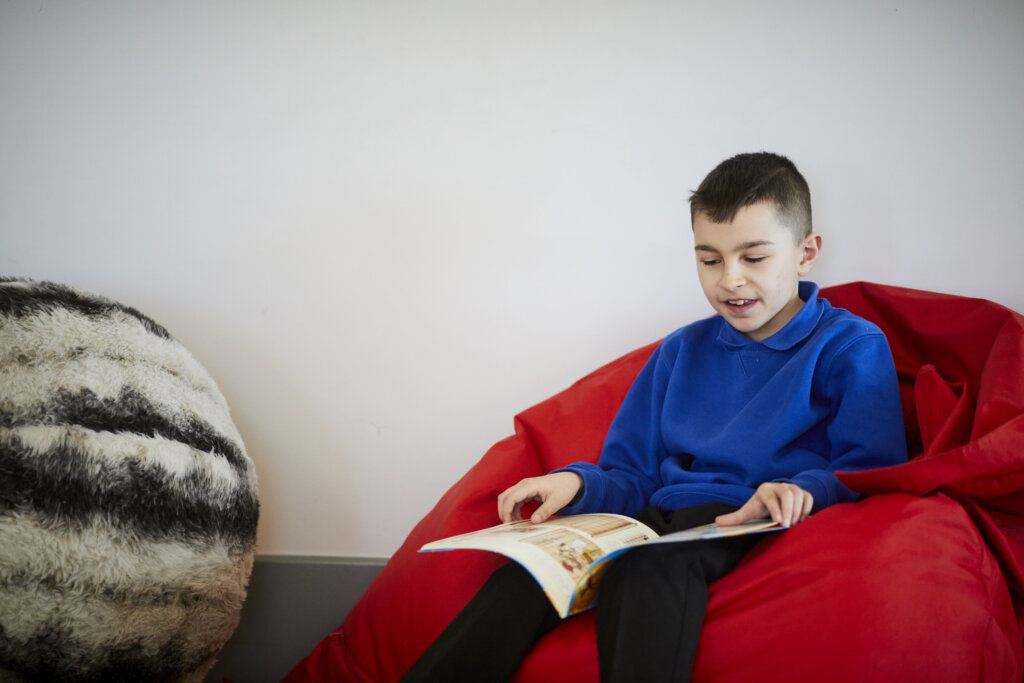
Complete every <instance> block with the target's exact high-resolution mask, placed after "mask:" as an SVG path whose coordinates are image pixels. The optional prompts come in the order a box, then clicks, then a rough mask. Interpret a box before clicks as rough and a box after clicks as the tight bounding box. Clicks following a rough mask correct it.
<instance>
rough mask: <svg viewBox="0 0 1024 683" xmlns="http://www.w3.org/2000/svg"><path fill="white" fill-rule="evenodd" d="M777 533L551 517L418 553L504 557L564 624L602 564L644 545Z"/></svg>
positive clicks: (762, 527)
mask: <svg viewBox="0 0 1024 683" xmlns="http://www.w3.org/2000/svg"><path fill="white" fill-rule="evenodd" d="M783 528H784V527H782V526H780V525H778V524H776V523H775V522H772V521H771V520H754V521H751V522H747V523H746V524H741V525H738V526H721V527H720V526H717V525H715V524H707V525H705V526H699V527H694V528H693V529H686V530H684V531H677V532H675V533H671V534H666V535H664V536H658V534H656V533H654V531H652V530H651V529H650V528H649V527H648V526H647V525H645V524H642V523H641V522H638V521H637V520H635V519H633V518H631V517H624V516H622V515H613V514H607V513H592V514H584V515H567V516H565V517H558V516H555V517H551V518H550V519H548V520H547V521H546V522H544V523H542V524H534V523H532V522H530V521H529V520H525V521H522V522H509V523H508V524H500V525H498V526H495V527H491V528H489V529H482V530H480V531H473V532H470V533H468V534H462V535H460V536H452V537H451V538H444V539H441V540H440V541H434V542H433V543H427V544H426V545H424V546H423V547H422V548H420V552H434V551H439V550H459V549H464V550H489V551H491V552H495V553H501V554H502V555H505V556H507V557H510V558H512V559H513V560H515V561H516V562H518V563H519V564H521V565H523V567H525V568H526V569H527V570H528V571H529V572H530V573H531V574H533V577H534V578H535V579H537V583H539V584H540V586H541V588H543V589H544V592H545V593H546V594H547V596H548V599H549V600H551V604H552V605H554V607H555V610H557V612H558V613H559V614H560V615H562V617H563V618H564V617H567V616H569V615H571V614H576V613H578V612H582V611H584V610H586V609H589V608H590V607H593V606H594V604H595V603H596V598H597V592H598V589H599V587H600V584H601V574H602V573H603V572H604V570H605V568H606V567H607V563H608V562H609V561H610V560H612V559H613V558H615V557H617V556H618V555H620V554H622V553H624V552H626V551H627V550H629V549H630V548H634V547H636V546H638V545H641V544H644V543H680V542H685V541H700V540H706V539H712V538H724V537H726V536H742V535H743V534H754V533H762V532H766V531H777V530H779V529H783Z"/></svg>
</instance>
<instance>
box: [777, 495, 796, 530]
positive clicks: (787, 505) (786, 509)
mask: <svg viewBox="0 0 1024 683" xmlns="http://www.w3.org/2000/svg"><path fill="white" fill-rule="evenodd" d="M775 494H776V495H777V496H778V500H779V511H780V512H781V513H782V520H783V521H782V524H783V526H793V521H794V520H793V518H794V517H795V515H794V510H795V509H796V495H795V494H794V492H793V489H792V488H791V487H789V486H783V487H781V488H776V489H775Z"/></svg>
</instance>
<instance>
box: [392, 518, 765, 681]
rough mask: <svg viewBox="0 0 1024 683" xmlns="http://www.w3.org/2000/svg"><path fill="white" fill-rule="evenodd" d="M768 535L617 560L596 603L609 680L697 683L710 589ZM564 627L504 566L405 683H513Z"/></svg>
mask: <svg viewBox="0 0 1024 683" xmlns="http://www.w3.org/2000/svg"><path fill="white" fill-rule="evenodd" d="M735 509H736V508H735V507H734V506H731V505H725V504H721V503H709V504H707V505H698V506H695V507H690V508H680V509H679V510H676V511H674V512H666V511H663V510H658V509H657V508H647V509H645V510H644V511H643V512H641V513H640V514H639V515H638V516H637V518H638V519H639V520H640V521H642V522H644V523H645V524H647V525H648V526H649V527H651V528H652V529H654V531H656V532H657V533H659V534H666V533H671V532H672V531H679V530H682V529H688V528H690V527H694V526H698V525H701V524H707V523H709V522H712V521H714V519H715V517H716V516H718V515H721V514H725V513H727V512H731V511H733V510H735ZM760 539H761V536H760V535H756V534H755V535H748V536H738V537H734V538H723V539H715V540H710V541H697V542H691V543H672V544H663V545H653V546H645V547H640V548H636V549H633V550H630V551H629V552H628V553H625V554H623V555H622V556H620V557H619V558H617V559H616V560H615V561H613V562H612V563H611V566H609V568H608V569H607V570H606V572H605V575H604V577H603V579H602V581H601V593H600V596H599V598H598V604H597V649H598V658H599V660H600V672H601V680H602V681H604V683H618V682H620V681H651V682H656V681H688V680H689V678H690V673H691V670H692V669H693V661H694V659H695V658H696V655H697V643H698V640H699V639H700V632H701V629H702V627H703V625H704V614H705V612H706V611H707V602H708V585H709V584H710V583H711V582H712V581H715V580H717V579H719V578H721V577H722V576H724V575H725V574H727V573H728V572H729V571H731V570H732V569H733V567H735V566H736V565H737V564H738V563H739V561H740V560H741V559H743V557H744V556H745V555H746V554H747V553H748V552H749V551H750V550H751V549H752V548H753V547H754V546H755V545H756V544H757V542H758V541H759V540H760ZM560 622H561V619H560V618H559V616H558V613H557V612H555V610H554V608H553V607H552V606H551V603H550V602H549V601H548V599H547V596H545V595H544V592H543V591H542V590H541V589H540V587H539V586H538V584H537V582H536V581H535V580H534V578H533V577H532V576H531V575H530V574H529V572H527V571H526V570H525V569H523V568H522V567H521V566H520V565H519V564H517V563H515V562H512V563H509V564H507V565H504V566H502V567H501V568H499V569H497V570H496V571H495V572H494V573H493V574H492V575H491V577H490V578H489V579H488V580H487V582H486V583H485V584H484V585H483V587H482V588H481V589H480V591H479V592H477V594H476V595H475V596H474V597H473V599H472V600H470V602H469V604H467V605H466V607H465V608H464V609H463V610H462V611H461V612H460V613H459V614H458V615H457V616H456V617H455V619H453V620H452V622H451V623H450V624H449V625H448V627H447V628H445V630H444V631H443V632H442V633H441V635H440V636H438V637H437V640H435V641H434V643H433V644H432V645H431V646H430V647H429V648H428V649H427V651H426V652H425V653H424V654H423V656H421V657H420V659H419V660H417V662H416V663H415V664H414V665H413V666H412V668H411V669H410V670H409V671H408V672H407V673H406V675H405V676H404V677H403V678H402V680H403V681H405V682H406V683H413V682H414V681H453V682H458V681H466V682H467V683H468V682H470V681H473V682H479V681H508V680H510V679H511V678H512V676H513V675H514V674H515V672H516V669H518V668H519V664H520V663H521V662H522V660H523V659H524V658H525V657H526V655H527V654H528V653H529V651H530V648H531V647H533V645H534V643H536V642H537V641H538V640H540V639H541V638H542V637H543V636H544V635H546V634H547V633H549V632H550V631H552V630H554V628H555V627H556V626H558V624H559V623H560Z"/></svg>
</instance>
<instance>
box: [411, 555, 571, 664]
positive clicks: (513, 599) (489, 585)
mask: <svg viewBox="0 0 1024 683" xmlns="http://www.w3.org/2000/svg"><path fill="white" fill-rule="evenodd" d="M561 621H562V620H561V618H560V617H559V616H558V613H557V612H556V611H555V609H554V608H553V607H552V606H551V602H550V601H548V598H547V596H546V595H545V594H544V591H542V590H541V589H540V586H539V585H538V584H537V582H536V580H534V578H533V577H532V576H531V575H530V573H529V572H527V571H526V570H525V569H523V568H522V567H521V566H520V565H519V564H517V563H515V562H510V563H509V564H507V565H504V566H502V567H499V568H498V569H496V570H495V571H494V573H493V574H491V577H490V578H489V579H488V580H487V582H486V583H485V584H484V585H483V587H481V588H480V590H479V591H478V592H477V594H476V595H475V596H474V597H473V599H472V600H470V601H469V604H467V605H466V606H465V607H464V608H463V609H462V611H461V612H459V613H458V615H456V617H455V618H454V619H453V620H452V622H451V623H450V624H448V626H447V627H446V628H445V630H444V631H442V632H441V635H439V636H438V637H437V640H435V641H434V642H433V643H432V644H431V645H430V647H429V648H427V651H426V652H424V653H423V655H422V656H421V657H420V658H419V659H418V660H417V661H416V663H415V664H413V666H412V668H411V669H409V671H408V672H407V673H406V674H405V676H403V677H402V681H404V682H406V683H411V682H412V681H452V682H453V683H458V682H460V681H467V682H469V681H474V682H475V681H507V680H510V679H511V678H512V676H513V675H514V674H515V672H516V669H518V668H519V664H520V663H521V662H522V660H523V658H525V657H526V655H527V653H528V652H529V651H530V648H531V647H532V646H533V644H534V643H535V642H537V641H538V640H540V638H541V637H542V636H544V635H545V634H547V633H548V632H550V631H552V630H553V629H554V628H555V627H556V626H558V624H559V623H561Z"/></svg>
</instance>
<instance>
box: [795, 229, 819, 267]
mask: <svg viewBox="0 0 1024 683" xmlns="http://www.w3.org/2000/svg"><path fill="white" fill-rule="evenodd" d="M800 249H801V250H802V251H803V257H802V258H801V259H800V265H799V267H798V268H797V273H799V275H800V277H803V276H804V275H807V273H809V272H811V268H813V267H814V262H815V261H817V260H818V254H820V253H821V234H820V233H817V232H812V233H811V234H809V235H808V236H807V237H805V238H804V241H803V244H801V245H800Z"/></svg>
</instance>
